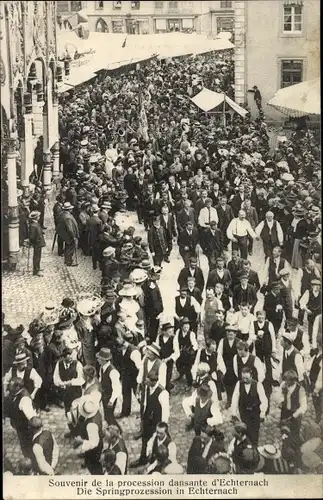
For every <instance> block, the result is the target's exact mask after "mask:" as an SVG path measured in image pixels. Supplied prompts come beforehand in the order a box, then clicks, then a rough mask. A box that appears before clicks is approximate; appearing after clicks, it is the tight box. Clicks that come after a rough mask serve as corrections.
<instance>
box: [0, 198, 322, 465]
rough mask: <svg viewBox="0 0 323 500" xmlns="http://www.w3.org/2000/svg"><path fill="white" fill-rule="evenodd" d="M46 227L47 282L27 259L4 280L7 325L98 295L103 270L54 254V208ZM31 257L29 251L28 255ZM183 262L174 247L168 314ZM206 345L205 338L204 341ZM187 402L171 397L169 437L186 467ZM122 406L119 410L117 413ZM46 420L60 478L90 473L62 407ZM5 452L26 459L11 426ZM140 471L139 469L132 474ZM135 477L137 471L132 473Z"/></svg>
mask: <svg viewBox="0 0 323 500" xmlns="http://www.w3.org/2000/svg"><path fill="white" fill-rule="evenodd" d="M131 221H132V222H131V223H132V225H134V226H135V227H136V228H137V231H136V234H137V233H138V234H141V233H143V230H142V226H139V227H138V224H137V221H136V217H135V215H132V216H131ZM45 225H46V226H47V228H48V229H47V230H46V240H47V245H46V248H45V249H44V254H43V259H42V268H44V278H38V277H33V276H32V271H31V270H30V272H29V273H28V272H27V255H24V256H23V258H22V259H21V260H20V263H19V267H18V270H17V272H16V273H15V274H8V275H4V276H3V311H4V312H5V314H6V322H7V323H9V324H12V325H14V324H19V323H22V324H23V325H24V326H25V327H28V324H29V322H30V321H31V320H32V319H33V318H34V316H35V315H37V314H38V313H39V311H40V310H41V309H42V307H43V305H44V303H45V302H46V301H48V300H53V301H55V302H56V303H57V304H59V303H60V302H61V300H62V299H63V298H64V297H66V296H70V297H76V296H77V295H78V294H79V293H81V292H93V291H96V290H99V284H100V271H93V270H92V263H91V259H90V258H89V257H84V256H82V255H81V254H80V253H79V255H78V261H79V266H78V267H69V268H66V267H65V266H64V264H63V260H62V258H59V257H58V256H57V255H56V249H55V252H54V254H52V253H51V246H52V241H53V236H54V231H53V220H52V212H51V207H50V206H49V207H48V208H47V210H46V219H45ZM25 253H26V252H25ZM200 263H201V267H202V268H203V271H204V272H205V274H207V262H206V258H205V257H204V256H203V255H202V256H201V259H200ZM262 263H263V257H262V252H261V250H260V245H259V242H256V244H255V256H253V257H252V267H253V269H255V270H257V271H259V270H260V269H261V267H262ZM182 265H183V264H182V260H181V259H180V257H179V255H178V250H177V248H175V249H174V250H173V253H172V256H171V262H170V263H169V264H165V265H164V268H163V272H162V277H161V280H160V288H161V292H162V295H163V299H164V307H165V314H166V315H169V316H171V315H172V314H173V310H174V297H175V295H176V289H177V282H176V279H177V276H178V273H179V271H180V269H181V268H182ZM199 340H200V341H201V339H199ZM275 394H276V393H275V392H274V394H273V397H272V400H273V404H272V411H271V414H270V415H269V416H268V417H267V419H266V422H265V423H264V424H263V425H262V428H261V432H260V444H264V443H274V442H275V441H276V440H279V429H278V425H277V422H278V418H279V410H278V408H277V405H276V404H275V401H274V400H275ZM183 397H184V382H181V383H179V384H178V385H176V388H175V390H174V392H173V393H172V395H171V416H170V432H171V435H172V436H173V438H174V440H175V442H176V445H177V448H178V460H179V462H180V463H182V464H183V465H186V460H187V453H188V449H189V446H190V444H191V441H192V438H193V432H192V431H190V432H186V431H185V422H186V420H185V415H184V412H183V410H182V406H181V401H182V398H183ZM118 411H119V407H118V408H117V412H118ZM138 411H139V406H138V404H137V403H136V404H134V405H133V414H132V416H131V417H128V418H126V419H123V420H121V421H120V423H121V425H122V428H123V430H124V437H125V440H126V443H127V445H128V451H129V455H130V460H132V459H134V458H136V457H138V455H139V452H140V441H134V440H133V438H132V436H133V435H134V434H136V432H137V431H138V430H139V419H138V415H139V413H138ZM223 415H224V420H225V422H224V423H223V424H222V425H221V426H220V428H221V430H222V431H223V432H224V434H225V436H226V439H227V441H229V440H230V439H231V437H232V424H231V422H230V415H229V413H228V411H223ZM42 419H43V421H44V423H45V426H46V427H48V428H50V429H51V430H52V431H53V432H54V434H55V436H56V438H57V441H58V444H59V447H60V459H59V464H58V467H57V474H80V473H82V474H84V473H87V471H85V470H84V469H82V468H81V464H82V459H81V458H79V457H76V455H75V452H74V450H73V447H72V446H71V443H70V441H68V440H67V439H65V438H64V433H65V432H67V425H66V420H65V416H64V411H63V410H62V409H59V408H57V407H52V408H51V412H50V413H43V414H42ZM304 421H306V422H312V421H313V408H312V404H311V403H310V404H309V410H308V412H307V414H306V416H305V418H304ZM3 445H4V452H5V455H7V456H8V457H9V458H10V459H12V460H13V461H17V460H19V459H20V458H21V451H20V448H19V445H18V440H17V438H16V434H15V431H14V430H13V429H12V428H11V426H10V424H9V422H8V421H6V423H5V425H4V433H3ZM138 472H141V471H140V470H134V471H133V473H138ZM130 473H132V471H131V470H130Z"/></svg>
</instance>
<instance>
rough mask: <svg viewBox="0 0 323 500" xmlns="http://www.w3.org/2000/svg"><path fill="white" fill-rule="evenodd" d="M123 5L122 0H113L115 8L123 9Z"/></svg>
mask: <svg viewBox="0 0 323 500" xmlns="http://www.w3.org/2000/svg"><path fill="white" fill-rule="evenodd" d="M121 7H122V2H121V1H120V0H119V1H117V2H113V8H114V9H121Z"/></svg>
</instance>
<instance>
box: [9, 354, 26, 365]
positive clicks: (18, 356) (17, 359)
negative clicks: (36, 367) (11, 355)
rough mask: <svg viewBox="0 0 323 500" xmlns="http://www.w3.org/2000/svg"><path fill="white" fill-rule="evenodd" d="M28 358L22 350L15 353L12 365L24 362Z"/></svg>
mask: <svg viewBox="0 0 323 500" xmlns="http://www.w3.org/2000/svg"><path fill="white" fill-rule="evenodd" d="M27 359H29V356H27V354H26V353H25V352H22V353H21V354H16V356H15V359H14V361H13V363H12V364H13V365H18V364H19V363H24V362H25V361H27Z"/></svg>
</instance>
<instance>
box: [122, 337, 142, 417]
mask: <svg viewBox="0 0 323 500" xmlns="http://www.w3.org/2000/svg"><path fill="white" fill-rule="evenodd" d="M116 341H117V353H116V367H117V369H118V371H119V373H120V378H121V385H122V409H121V414H120V415H119V416H118V418H123V417H128V416H129V415H130V413H131V400H132V391H133V392H134V394H136V391H137V377H138V373H139V369H140V365H141V354H140V351H139V350H138V349H137V348H136V347H135V346H133V345H132V344H130V343H129V342H128V340H126V338H124V337H122V336H120V335H118V337H117V339H116Z"/></svg>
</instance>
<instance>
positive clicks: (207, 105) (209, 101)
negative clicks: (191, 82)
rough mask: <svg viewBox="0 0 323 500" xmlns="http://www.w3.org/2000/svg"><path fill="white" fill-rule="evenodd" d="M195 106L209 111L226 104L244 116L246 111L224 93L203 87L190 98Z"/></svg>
mask: <svg viewBox="0 0 323 500" xmlns="http://www.w3.org/2000/svg"><path fill="white" fill-rule="evenodd" d="M190 99H191V101H192V102H194V104H196V106H198V107H199V108H200V109H202V110H203V111H205V112H206V113H207V112H208V111H211V110H212V109H215V108H217V107H218V106H219V105H220V104H222V103H224V102H225V104H227V105H228V106H229V107H230V108H232V109H233V111H235V112H236V113H238V114H239V115H240V116H246V114H247V113H248V111H247V110H245V109H243V108H241V106H239V104H237V103H236V102H234V101H233V100H232V99H230V97H228V96H227V95H225V94H220V93H218V92H213V90H209V89H203V90H201V92H199V93H198V94H197V95H196V96H195V97H192V98H190Z"/></svg>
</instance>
